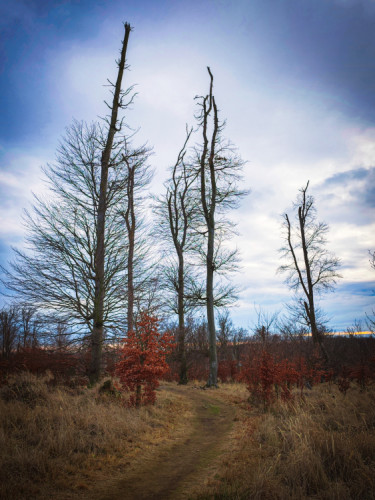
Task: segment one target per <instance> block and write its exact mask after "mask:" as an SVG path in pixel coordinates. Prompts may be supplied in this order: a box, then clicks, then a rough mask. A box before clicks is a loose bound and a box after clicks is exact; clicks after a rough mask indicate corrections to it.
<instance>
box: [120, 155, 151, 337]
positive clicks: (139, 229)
mask: <svg viewBox="0 0 375 500" xmlns="http://www.w3.org/2000/svg"><path fill="white" fill-rule="evenodd" d="M126 153H127V154H126V155H123V157H122V160H123V162H124V165H125V168H126V198H125V202H124V205H125V206H124V207H123V208H121V214H122V216H123V219H124V221H125V233H126V238H127V262H126V270H127V276H126V285H127V286H126V288H127V290H126V298H127V314H126V318H127V331H128V332H129V331H132V330H133V328H134V301H135V294H137V292H140V290H141V289H142V288H144V286H145V284H146V282H147V286H149V285H150V283H149V281H150V278H151V276H150V266H148V267H149V269H148V272H147V271H146V270H145V267H144V266H142V267H141V269H139V267H140V261H145V260H146V258H145V249H144V246H145V244H144V243H145V242H144V240H143V234H142V233H143V232H144V224H143V218H142V215H143V214H142V201H143V199H142V195H143V194H144V190H145V189H146V188H147V186H148V185H149V184H150V182H151V178H152V175H153V174H152V172H151V170H150V167H149V165H148V163H147V162H148V158H149V155H150V150H149V149H147V148H146V147H145V146H142V147H140V148H138V149H132V148H130V149H128V148H126ZM137 271H138V272H137ZM138 298H139V293H138Z"/></svg>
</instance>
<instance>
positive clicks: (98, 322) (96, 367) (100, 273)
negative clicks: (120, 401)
mask: <svg viewBox="0 0 375 500" xmlns="http://www.w3.org/2000/svg"><path fill="white" fill-rule="evenodd" d="M124 27H125V35H124V39H123V42H122V49H121V56H120V59H119V61H118V63H117V65H118V73H117V80H116V83H115V84H113V101H112V105H109V108H110V116H109V118H108V120H107V124H108V131H107V137H106V141H105V145H104V149H103V152H102V155H101V174H100V185H99V203H98V207H97V213H98V215H97V225H96V249H95V260H94V268H95V298H94V313H93V314H94V318H93V331H92V335H91V367H90V380H91V382H97V381H98V380H99V378H100V375H101V363H102V345H103V339H104V299H105V293H106V288H105V279H106V276H105V253H106V248H105V225H106V212H107V203H108V201H107V189H108V170H109V167H110V160H111V155H112V149H113V141H114V138H115V134H116V133H118V132H120V131H121V126H122V120H121V121H119V119H118V112H119V109H122V108H124V107H126V106H127V105H128V103H127V102H125V101H126V95H127V93H126V92H124V91H123V90H122V78H123V74H124V70H125V63H126V52H127V48H128V40H129V34H130V31H131V27H130V24H128V23H125V25H124ZM111 85H112V84H111Z"/></svg>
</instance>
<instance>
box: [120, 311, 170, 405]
mask: <svg viewBox="0 0 375 500" xmlns="http://www.w3.org/2000/svg"><path fill="white" fill-rule="evenodd" d="M173 342H174V339H173V337H172V335H170V334H169V333H160V332H159V331H158V319H157V318H155V317H153V316H149V315H148V314H147V313H142V314H141V317H140V320H139V321H138V322H137V328H136V331H131V332H129V333H128V337H127V338H126V339H124V345H123V347H122V348H121V351H120V359H119V361H118V362H117V364H116V375H117V376H118V377H119V379H120V381H121V384H122V387H123V388H124V389H125V390H128V391H130V392H132V393H133V394H132V395H131V396H130V399H129V405H130V406H140V405H141V404H154V402H155V399H156V393H155V389H156V388H157V387H158V386H159V380H160V379H161V378H162V377H163V375H164V374H166V373H167V371H168V370H169V367H168V364H167V362H166V359H165V358H166V356H167V355H168V354H169V353H170V352H171V350H172V348H173Z"/></svg>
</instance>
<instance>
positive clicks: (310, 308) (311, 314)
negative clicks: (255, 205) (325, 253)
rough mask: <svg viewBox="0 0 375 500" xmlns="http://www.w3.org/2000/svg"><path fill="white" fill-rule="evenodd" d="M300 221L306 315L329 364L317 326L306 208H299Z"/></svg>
mask: <svg viewBox="0 0 375 500" xmlns="http://www.w3.org/2000/svg"><path fill="white" fill-rule="evenodd" d="M298 219H299V226H300V231H301V242H302V251H303V258H304V261H305V269H306V280H307V291H308V295H307V299H308V301H309V303H308V304H307V303H306V302H305V303H304V305H305V310H306V314H307V316H308V318H309V321H310V327H311V336H312V339H313V342H314V344H318V345H319V348H320V350H321V353H322V355H323V357H324V359H325V361H326V362H327V361H328V354H327V351H326V349H325V347H324V345H323V339H322V335H321V333H320V332H319V331H318V327H317V324H316V317H315V304H314V287H313V284H312V279H311V268H310V260H309V256H308V251H307V245H306V235H305V213H304V207H299V208H298Z"/></svg>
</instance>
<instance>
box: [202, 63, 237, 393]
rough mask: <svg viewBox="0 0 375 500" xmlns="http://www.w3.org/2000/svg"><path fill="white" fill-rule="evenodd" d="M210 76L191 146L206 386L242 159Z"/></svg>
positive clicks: (213, 380)
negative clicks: (219, 278) (217, 282)
mask: <svg viewBox="0 0 375 500" xmlns="http://www.w3.org/2000/svg"><path fill="white" fill-rule="evenodd" d="M207 70H208V73H209V76H210V87H209V93H208V94H207V95H206V96H204V97H198V98H197V99H198V102H199V108H200V110H199V113H198V115H197V120H198V131H199V132H200V133H201V135H202V139H201V143H200V145H199V146H198V147H196V150H195V155H196V159H195V169H196V172H197V177H198V193H199V202H200V209H201V216H202V224H201V227H198V228H197V232H198V231H200V233H201V236H202V237H203V241H202V244H201V246H200V254H201V257H202V258H203V259H204V261H205V271H206V272H205V274H206V280H205V293H204V291H203V290H200V291H199V293H198V294H197V296H198V297H199V295H200V296H201V297H200V298H201V299H202V298H203V299H204V301H205V305H206V310H207V323H208V337H209V361H210V371H209V378H208V381H207V387H216V386H217V369H218V363H217V348H216V328H215V311H214V308H215V306H219V305H226V304H227V303H228V302H230V300H231V299H232V298H233V297H234V295H235V293H234V288H233V287H230V286H229V287H228V286H223V287H220V289H216V290H215V287H214V276H215V275H216V274H217V273H226V272H228V271H230V270H234V269H235V268H236V253H237V252H236V250H234V251H230V250H225V249H224V248H223V246H222V243H223V242H224V241H225V237H226V236H227V233H228V229H229V227H230V226H229V224H228V220H227V218H226V217H225V214H226V212H227V211H228V210H230V209H233V208H236V207H237V206H238V203H239V201H240V199H241V197H242V196H243V195H245V194H246V192H245V191H241V190H239V188H238V181H239V180H240V173H241V171H242V167H243V161H242V160H241V158H240V157H239V156H238V155H237V154H236V153H235V150H234V148H233V147H232V146H231V145H230V143H228V142H226V141H224V139H223V138H222V131H223V129H224V126H225V123H224V122H221V121H220V120H219V114H218V108H217V105H216V100H215V96H214V95H213V75H212V73H211V70H210V68H207Z"/></svg>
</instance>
